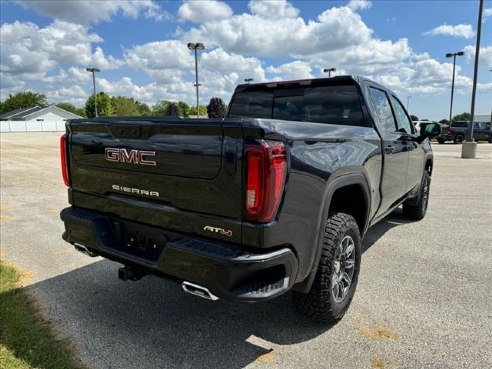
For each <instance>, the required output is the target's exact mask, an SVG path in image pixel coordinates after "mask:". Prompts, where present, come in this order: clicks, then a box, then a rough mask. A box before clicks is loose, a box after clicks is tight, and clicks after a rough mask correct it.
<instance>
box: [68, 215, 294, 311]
mask: <svg viewBox="0 0 492 369" xmlns="http://www.w3.org/2000/svg"><path fill="white" fill-rule="evenodd" d="M60 217H61V219H62V220H63V222H64V223H65V232H64V233H63V239H64V240H65V241H67V242H69V243H71V244H74V243H78V244H81V245H84V246H85V247H87V248H88V249H89V250H90V251H91V252H94V253H96V254H99V255H101V256H104V257H106V258H108V259H111V260H114V261H117V262H120V263H123V264H125V265H129V266H134V267H138V268H139V269H142V270H144V271H145V272H147V273H152V274H156V275H160V276H162V277H171V278H173V279H178V280H181V281H188V282H192V283H195V284H198V285H202V286H204V287H206V288H207V289H208V290H209V291H210V292H211V293H213V294H214V295H215V296H217V297H219V298H222V299H225V300H229V301H234V302H256V301H260V300H269V299H271V298H274V297H276V296H279V295H281V294H283V293H284V292H286V291H287V290H289V289H290V288H291V287H292V285H293V283H294V281H295V277H296V273H297V259H296V257H295V255H294V253H293V252H292V251H291V250H290V249H289V248H280V249H276V250H275V251H270V252H267V253H256V252H254V251H252V250H251V249H249V250H246V249H240V248H238V246H236V245H231V244H227V243H222V242H217V241H215V240H214V241H209V240H205V239H200V238H194V237H191V236H189V235H183V234H179V233H175V232H169V231H166V230H165V229H160V228H157V227H149V226H146V225H142V224H139V223H135V222H129V221H126V220H122V219H119V218H116V217H112V216H110V215H108V214H104V213H99V212H95V211H89V210H85V209H81V208H76V207H69V208H66V209H64V210H62V212H61V214H60Z"/></svg>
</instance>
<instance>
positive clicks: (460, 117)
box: [453, 113, 471, 122]
mask: <svg viewBox="0 0 492 369" xmlns="http://www.w3.org/2000/svg"><path fill="white" fill-rule="evenodd" d="M470 118H471V114H470V113H461V114H458V115H455V116H454V117H453V122H455V121H458V120H466V121H468V122H469V121H470Z"/></svg>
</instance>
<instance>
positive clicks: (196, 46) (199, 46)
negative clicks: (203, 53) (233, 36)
mask: <svg viewBox="0 0 492 369" xmlns="http://www.w3.org/2000/svg"><path fill="white" fill-rule="evenodd" d="M188 49H190V50H195V78H196V82H195V87H196V115H197V117H198V118H200V110H199V109H200V99H199V93H198V88H199V87H200V86H201V85H200V84H199V83H198V50H203V49H205V45H203V44H202V43H200V42H198V43H192V42H189V43H188Z"/></svg>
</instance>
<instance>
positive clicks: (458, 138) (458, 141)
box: [454, 134, 465, 144]
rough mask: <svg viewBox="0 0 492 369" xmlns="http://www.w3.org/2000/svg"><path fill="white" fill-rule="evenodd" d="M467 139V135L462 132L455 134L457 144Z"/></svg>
mask: <svg viewBox="0 0 492 369" xmlns="http://www.w3.org/2000/svg"><path fill="white" fill-rule="evenodd" d="M464 140H465V136H464V135H462V134H459V135H456V136H454V143H455V144H460V143H462V142H463V141H464Z"/></svg>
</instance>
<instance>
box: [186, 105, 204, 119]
mask: <svg viewBox="0 0 492 369" xmlns="http://www.w3.org/2000/svg"><path fill="white" fill-rule="evenodd" d="M199 109H200V118H206V117H207V107H206V106H205V105H200V106H199ZM188 115H195V116H196V115H197V114H196V106H190V109H189V110H188Z"/></svg>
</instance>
